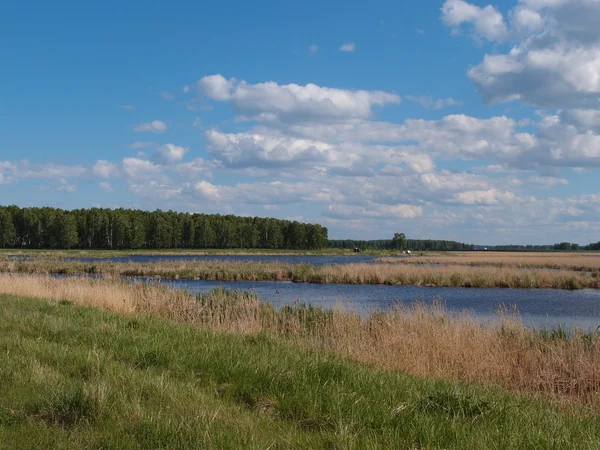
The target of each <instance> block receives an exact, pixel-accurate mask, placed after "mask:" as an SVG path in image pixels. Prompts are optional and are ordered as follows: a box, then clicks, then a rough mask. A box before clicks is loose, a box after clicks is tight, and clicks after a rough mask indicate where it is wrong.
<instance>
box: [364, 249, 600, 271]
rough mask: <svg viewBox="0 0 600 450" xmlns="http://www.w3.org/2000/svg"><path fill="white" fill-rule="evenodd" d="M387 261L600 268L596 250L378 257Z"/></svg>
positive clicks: (550, 267)
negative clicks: (593, 251)
mask: <svg viewBox="0 0 600 450" xmlns="http://www.w3.org/2000/svg"><path fill="white" fill-rule="evenodd" d="M376 261H377V262H380V263H387V264H392V263H394V264H424V265H427V264H444V265H458V266H471V267H498V268H518V269H555V270H570V271H576V272H596V271H600V253H568V252H565V253H562V252H561V253H519V252H513V253H511V252H468V253H448V254H445V255H435V256H428V255H427V256H413V257H411V258H390V257H382V258H378V259H377V260H376Z"/></svg>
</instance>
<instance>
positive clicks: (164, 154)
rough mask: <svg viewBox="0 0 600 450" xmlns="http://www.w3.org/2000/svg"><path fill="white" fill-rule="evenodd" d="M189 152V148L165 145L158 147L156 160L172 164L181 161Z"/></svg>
mask: <svg viewBox="0 0 600 450" xmlns="http://www.w3.org/2000/svg"><path fill="white" fill-rule="evenodd" d="M188 151H189V148H187V147H181V146H178V145H175V144H165V145H161V146H160V147H157V149H156V159H157V161H158V162H161V163H164V164H172V163H175V162H178V161H181V160H182V159H183V157H184V156H185V154H186V153H187V152H188Z"/></svg>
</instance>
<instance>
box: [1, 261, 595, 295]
mask: <svg viewBox="0 0 600 450" xmlns="http://www.w3.org/2000/svg"><path fill="white" fill-rule="evenodd" d="M0 273H29V274H34V273H39V274H103V275H109V276H136V277H160V278H166V279H190V280H211V281H293V282H298V283H320V284H328V283H344V284H388V285H412V286H435V287H470V288H524V289H585V288H590V289H598V288H600V277H599V276H597V274H596V273H593V274H588V273H584V272H573V271H553V270H521V269H515V268H505V269H500V268H492V267H481V268H478V269H473V268H469V267H461V266H458V265H456V266H447V267H442V266H435V267H431V266H425V265H417V264H383V263H381V264H344V265H335V266H313V265H308V264H285V263H281V262H279V261H272V262H239V261H218V260H208V261H159V262H144V263H136V262H78V261H65V260H58V259H44V258H39V259H38V258H32V259H23V260H7V259H4V260H0Z"/></svg>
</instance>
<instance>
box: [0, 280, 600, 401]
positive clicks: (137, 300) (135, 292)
mask: <svg viewBox="0 0 600 450" xmlns="http://www.w3.org/2000/svg"><path fill="white" fill-rule="evenodd" d="M0 293H5V294H13V295H18V296H24V297H38V298H46V299H53V300H69V301H71V302H73V303H75V304H78V305H85V306H93V307H98V308H102V309H105V310H109V311H116V312H120V313H125V314H150V315H157V316H160V317H164V318H167V319H170V320H173V321H177V322H183V323H191V324H197V325H201V326H207V327H209V328H210V329H212V330H215V331H220V332H229V333H243V334H254V333H260V332H262V333H266V334H269V335H274V336H278V337H282V338H285V339H287V340H290V341H292V342H293V343H295V344H297V345H301V346H303V347H306V348H312V349H315V350H320V351H325V352H331V353H334V354H338V355H343V356H345V357H348V358H351V359H353V360H356V361H359V362H362V363H366V364H371V365H374V366H379V367H384V368H389V369H394V370H400V371H403V372H406V373H409V374H414V375H420V376H426V377H433V378H440V379H461V380H466V381H471V382H484V383H492V384H496V385H500V386H502V387H504V388H506V389H509V390H513V391H519V392H525V393H530V394H531V393H535V394H545V395H549V396H552V397H554V398H558V399H561V400H574V401H578V402H584V403H588V404H594V405H596V404H597V401H598V398H599V397H598V394H599V393H600V339H599V338H597V337H596V336H594V335H590V334H584V333H583V332H575V333H574V334H572V335H570V336H567V335H565V334H562V333H554V334H552V333H546V334H544V333H539V332H533V331H530V330H528V329H526V328H525V327H524V326H523V325H522V324H521V323H520V321H519V320H518V318H515V317H512V316H509V315H500V316H499V318H498V321H497V322H494V323H492V324H488V325H486V326H483V325H481V324H480V323H478V322H477V321H476V320H475V319H474V318H473V317H471V316H469V315H467V314H462V315H452V314H450V313H449V312H448V311H447V310H445V309H444V307H443V306H441V305H440V304H437V305H433V306H425V305H422V304H416V305H414V306H412V307H404V308H397V309H394V310H390V311H386V312H377V313H373V314H371V315H370V316H369V317H360V316H358V315H356V314H352V313H348V312H344V311H342V310H335V311H332V310H327V311H324V310H321V309H318V308H311V307H303V306H295V307H285V308H283V309H282V310H280V311H276V310H275V309H274V308H273V307H271V306H270V305H267V304H265V303H263V302H261V301H259V299H258V298H257V297H256V296H255V295H253V294H249V293H243V292H235V293H231V292H228V291H214V292H212V293H210V294H207V295H204V296H201V297H193V296H191V295H189V294H187V293H185V292H183V291H176V290H170V289H167V288H165V287H164V286H157V285H142V284H129V283H125V282H123V281H120V280H90V279H86V278H66V279H56V278H52V277H44V276H24V275H7V274H3V275H0Z"/></svg>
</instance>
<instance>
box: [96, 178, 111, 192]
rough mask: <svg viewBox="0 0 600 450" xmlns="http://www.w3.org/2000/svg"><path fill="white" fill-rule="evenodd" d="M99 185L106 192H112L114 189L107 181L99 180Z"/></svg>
mask: <svg viewBox="0 0 600 450" xmlns="http://www.w3.org/2000/svg"><path fill="white" fill-rule="evenodd" d="M99 186H100V188H102V189H103V190H104V191H106V192H112V191H113V190H114V189H113V187H112V185H111V184H110V183H107V182H106V181H102V182H100V183H99Z"/></svg>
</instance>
